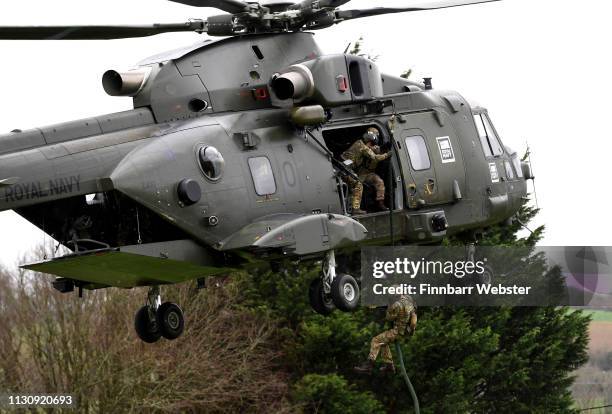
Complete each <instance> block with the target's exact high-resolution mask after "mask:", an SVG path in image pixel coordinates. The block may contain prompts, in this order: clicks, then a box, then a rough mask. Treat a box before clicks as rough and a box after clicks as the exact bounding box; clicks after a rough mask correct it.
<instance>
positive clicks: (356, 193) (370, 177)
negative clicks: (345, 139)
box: [342, 127, 391, 215]
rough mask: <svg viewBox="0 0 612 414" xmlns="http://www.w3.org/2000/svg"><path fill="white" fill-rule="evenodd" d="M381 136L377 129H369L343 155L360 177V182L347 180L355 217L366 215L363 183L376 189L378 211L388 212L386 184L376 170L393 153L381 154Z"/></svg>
mask: <svg viewBox="0 0 612 414" xmlns="http://www.w3.org/2000/svg"><path fill="white" fill-rule="evenodd" d="M379 136H380V133H379V131H378V129H377V128H374V127H372V128H369V129H368V130H367V131H366V132H365V134H363V136H362V137H361V139H358V140H357V141H355V142H354V143H353V145H351V146H350V148H349V149H348V150H346V151H345V152H344V153H342V159H343V160H345V161H351V168H352V170H353V171H354V172H355V173H356V174H357V175H358V176H359V180H356V179H355V178H353V177H348V178H347V180H346V181H347V184H348V185H349V187H350V188H351V192H352V195H353V198H352V207H353V215H359V214H365V213H366V212H365V211H364V210H362V209H361V198H362V196H363V184H362V183H366V184H368V185H371V186H372V187H374V188H375V189H376V209H377V211H386V210H388V209H387V207H386V206H385V183H384V182H383V180H382V179H381V178H380V177H379V176H378V174H376V173H374V170H375V169H376V165H377V163H378V162H380V161H384V160H386V159H388V158H389V157H391V153H390V152H387V153H385V154H380V149H379V147H378V146H377V143H378V137H379ZM377 152H378V153H377Z"/></svg>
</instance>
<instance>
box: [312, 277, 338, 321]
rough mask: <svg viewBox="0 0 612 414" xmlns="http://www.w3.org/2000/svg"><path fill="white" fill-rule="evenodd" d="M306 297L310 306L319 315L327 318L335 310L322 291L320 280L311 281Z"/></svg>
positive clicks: (329, 299)
mask: <svg viewBox="0 0 612 414" xmlns="http://www.w3.org/2000/svg"><path fill="white" fill-rule="evenodd" d="M308 297H309V299H310V306H312V309H314V311H315V312H317V313H318V314H320V315H324V316H327V315H329V314H330V313H332V312H333V311H334V309H335V306H334V303H333V302H332V300H331V298H330V297H329V295H327V294H326V293H325V291H324V290H323V281H322V280H321V278H316V279H313V281H312V282H310V288H309V289H308Z"/></svg>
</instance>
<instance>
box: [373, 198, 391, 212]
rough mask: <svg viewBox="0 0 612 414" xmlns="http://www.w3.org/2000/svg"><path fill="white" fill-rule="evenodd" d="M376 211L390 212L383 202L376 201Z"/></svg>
mask: <svg viewBox="0 0 612 414" xmlns="http://www.w3.org/2000/svg"><path fill="white" fill-rule="evenodd" d="M376 211H389V209H388V208H387V206H386V205H385V202H384V201H383V200H377V201H376Z"/></svg>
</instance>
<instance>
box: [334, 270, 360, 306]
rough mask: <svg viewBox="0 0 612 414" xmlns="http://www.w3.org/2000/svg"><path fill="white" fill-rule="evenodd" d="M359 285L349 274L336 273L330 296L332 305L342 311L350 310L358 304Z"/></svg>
mask: <svg viewBox="0 0 612 414" xmlns="http://www.w3.org/2000/svg"><path fill="white" fill-rule="evenodd" d="M359 295H360V291H359V285H358V284H357V281H356V280H355V278H354V277H353V276H351V275H346V274H342V273H340V274H338V275H336V278H335V279H334V281H333V282H332V286H331V297H332V300H333V301H334V305H336V307H337V308H338V309H340V310H341V311H344V312H351V311H354V310H355V309H357V306H359Z"/></svg>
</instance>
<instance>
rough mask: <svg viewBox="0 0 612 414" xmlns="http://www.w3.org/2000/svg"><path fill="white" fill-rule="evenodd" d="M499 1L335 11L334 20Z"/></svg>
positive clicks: (484, 0) (451, 2)
mask: <svg viewBox="0 0 612 414" xmlns="http://www.w3.org/2000/svg"><path fill="white" fill-rule="evenodd" d="M497 1H501V0H472V1H470V0H467V1H444V2H438V3H435V4H432V5H429V6H414V7H375V8H373V9H356V10H337V11H336V18H337V19H339V20H351V19H359V18H362V17H371V16H379V15H383V14H390V13H406V12H415V11H424V10H437V9H449V8H451V7H461V6H469V5H472V4H482V3H493V2H497Z"/></svg>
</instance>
